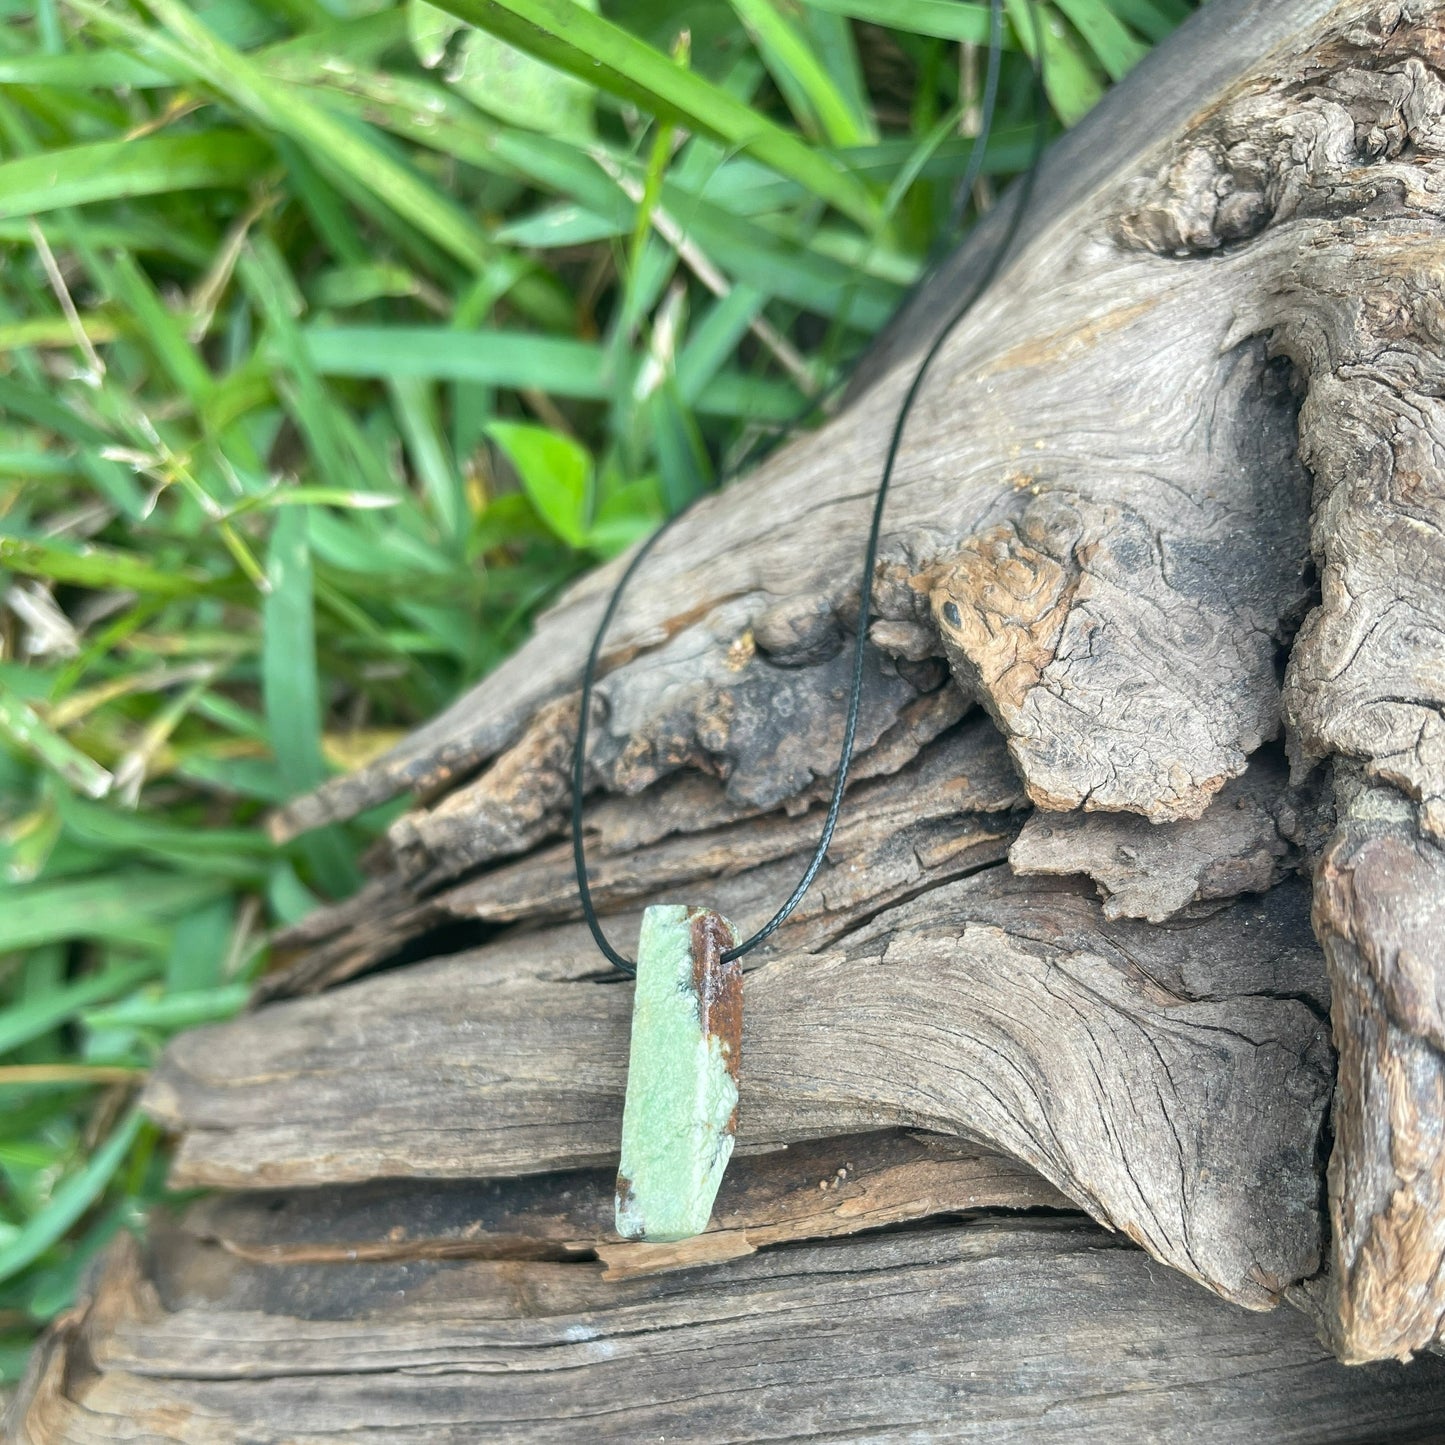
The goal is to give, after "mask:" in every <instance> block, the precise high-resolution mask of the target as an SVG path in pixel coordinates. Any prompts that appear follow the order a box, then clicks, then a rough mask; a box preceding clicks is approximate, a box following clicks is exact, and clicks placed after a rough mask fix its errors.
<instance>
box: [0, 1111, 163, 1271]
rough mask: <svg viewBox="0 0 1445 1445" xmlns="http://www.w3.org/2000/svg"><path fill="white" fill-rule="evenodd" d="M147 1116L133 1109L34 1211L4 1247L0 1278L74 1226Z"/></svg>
mask: <svg viewBox="0 0 1445 1445" xmlns="http://www.w3.org/2000/svg"><path fill="white" fill-rule="evenodd" d="M144 1123H145V1116H144V1115H143V1114H142V1113H141V1112H140V1110H139V1109H132V1110H131V1111H130V1113H129V1114H127V1115H126V1116H125V1118H124V1119H123V1120H122V1121H121V1122H120V1124H118V1125H117V1126H116V1128H115V1130H114V1132H113V1133H112V1134H111V1136H110V1138H108V1139H107V1140H106V1141H105V1143H104V1144H102V1145H101V1146H100V1148H99V1149H97V1150H96V1151H95V1152H94V1153H93V1154H92V1155H91V1156H90V1158H89V1159H88V1160H87V1161H86V1164H85V1166H84V1168H82V1169H80V1170H78V1171H77V1172H76V1173H74V1174H72V1175H71V1176H70V1177H69V1178H68V1179H66V1180H65V1181H64V1182H63V1183H62V1184H61V1185H60V1186H59V1188H57V1189H56V1190H55V1192H54V1193H53V1194H52V1195H51V1197H50V1202H49V1204H48V1205H46V1207H45V1208H44V1209H42V1210H41V1211H40V1212H39V1213H38V1214H35V1215H32V1216H31V1217H30V1218H29V1219H28V1220H27V1221H26V1222H25V1224H24V1225H23V1226H22V1227H21V1229H20V1231H19V1233H17V1234H16V1235H15V1236H14V1238H12V1239H11V1240H10V1241H9V1242H8V1243H7V1244H5V1245H4V1246H3V1247H0V1280H5V1279H9V1278H10V1277H11V1276H12V1275H15V1274H18V1273H19V1271H20V1270H22V1269H24V1268H25V1266H26V1265H28V1264H30V1263H31V1262H32V1261H33V1260H35V1259H37V1258H38V1257H39V1256H40V1255H41V1254H43V1253H44V1252H45V1251H46V1250H47V1249H49V1248H50V1246H51V1245H52V1244H54V1243H55V1242H56V1241H57V1240H58V1239H60V1238H61V1237H62V1236H63V1235H64V1234H65V1233H66V1231H67V1230H69V1229H70V1227H71V1225H73V1224H74V1223H75V1222H76V1221H77V1220H78V1219H79V1218H80V1217H81V1215H83V1214H84V1213H85V1211H86V1210H87V1209H89V1208H90V1206H91V1205H92V1204H93V1203H94V1202H95V1201H96V1199H98V1198H99V1197H100V1194H101V1193H102V1191H103V1190H104V1189H105V1186H106V1185H107V1184H109V1183H110V1180H111V1176H112V1175H113V1174H114V1173H115V1172H116V1170H117V1169H119V1168H120V1166H121V1161H122V1160H124V1158H125V1156H126V1155H127V1154H128V1153H130V1149H131V1146H132V1145H133V1144H134V1143H135V1141H136V1139H137V1137H138V1136H139V1134H140V1131H141V1126H142V1125H143V1124H144Z"/></svg>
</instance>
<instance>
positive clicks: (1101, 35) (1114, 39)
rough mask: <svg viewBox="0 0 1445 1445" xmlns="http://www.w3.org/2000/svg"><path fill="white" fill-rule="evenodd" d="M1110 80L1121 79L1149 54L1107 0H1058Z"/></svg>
mask: <svg viewBox="0 0 1445 1445" xmlns="http://www.w3.org/2000/svg"><path fill="white" fill-rule="evenodd" d="M1055 3H1056V4H1057V5H1058V7H1059V9H1060V10H1061V11H1062V12H1063V13H1064V15H1066V16H1067V17H1068V19H1069V21H1070V22H1071V23H1072V24H1073V27H1074V29H1075V30H1077V31H1078V32H1079V34H1080V35H1081V36H1082V37H1083V39H1084V42H1085V44H1086V45H1088V47H1089V49H1090V50H1092V51H1093V52H1094V54H1095V56H1097V57H1098V61H1099V64H1100V65H1102V66H1103V67H1104V70H1105V72H1106V73H1107V75H1108V76H1109V78H1110V79H1111V80H1122V79H1123V78H1124V76H1126V75H1127V74H1128V73H1129V72H1130V71H1131V70H1132V69H1133V68H1134V67H1135V66H1136V65H1137V64H1138V63H1139V62H1140V61H1141V60H1142V59H1143V58H1144V57H1145V56H1146V55H1147V54H1148V53H1149V47H1148V46H1147V45H1145V44H1144V43H1143V41H1141V40H1137V39H1135V37H1134V36H1132V35H1130V33H1129V32H1128V30H1127V29H1126V28H1125V27H1124V25H1123V24H1121V23H1120V20H1119V17H1118V16H1117V15H1115V14H1114V13H1113V11H1112V10H1110V8H1109V6H1108V5H1106V4H1105V3H1104V0H1055Z"/></svg>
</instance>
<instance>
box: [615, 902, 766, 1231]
mask: <svg viewBox="0 0 1445 1445" xmlns="http://www.w3.org/2000/svg"><path fill="white" fill-rule="evenodd" d="M737 941H738V935H737V930H736V929H735V928H734V927H733V926H732V924H731V923H729V922H728V921H727V919H726V918H724V917H723V916H722V915H721V914H719V913H714V912H713V911H712V910H711V909H710V908H688V907H685V906H684V905H682V904H663V905H659V906H657V907H653V908H649V909H648V910H647V911H646V912H645V913H644V914H643V915H642V934H641V937H640V938H639V939H638V943H637V986H636V991H635V993H634V995H633V1004H632V1050H631V1054H630V1056H629V1060H628V1065H627V1101H626V1103H625V1104H624V1105H623V1108H622V1162H621V1164H620V1166H619V1168H618V1170H617V1232H618V1233H619V1234H621V1235H623V1236H624V1237H626V1238H628V1239H644V1238H645V1239H652V1240H669V1239H687V1238H689V1237H690V1236H692V1235H694V1234H701V1233H702V1231H703V1230H704V1229H706V1228H707V1222H708V1219H709V1218H710V1217H711V1215H712V1202H713V1200H714V1199H715V1198H716V1197H717V1189H718V1185H719V1184H720V1183H721V1182H722V1176H723V1170H724V1169H726V1168H727V1162H728V1159H729V1158H730V1157H731V1155H732V1152H733V1133H734V1131H735V1129H736V1127H737V1107H738V1062H739V1058H740V1056H741V1053H742V1033H743V971H742V967H741V965H740V964H739V963H737V962H733V963H724V962H723V961H722V955H723V953H724V952H726V950H728V949H730V948H734V947H736V946H737Z"/></svg>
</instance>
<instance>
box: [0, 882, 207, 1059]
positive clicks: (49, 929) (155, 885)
mask: <svg viewBox="0 0 1445 1445" xmlns="http://www.w3.org/2000/svg"><path fill="white" fill-rule="evenodd" d="M223 889H224V884H223V883H221V882H218V881H217V880H215V879H212V878H197V877H182V876H180V875H178V874H174V873H161V872H158V871H154V870H149V869H147V870H141V869H122V870H118V871H115V872H110V873H105V874H101V875H98V876H96V877H94V878H76V879H65V880H63V881H60V882H54V883H50V882H40V883H27V884H24V885H22V886H19V887H13V888H8V889H5V890H4V891H3V892H0V900H3V905H0V953H8V952H10V951H11V950H13V949H19V948H31V947H34V945H36V944H37V943H53V942H55V941H56V940H58V939H65V938H110V939H116V940H119V941H120V942H123V943H135V944H140V945H146V946H149V945H151V944H154V943H155V942H156V941H157V940H158V939H159V938H161V937H162V935H161V932H160V930H159V929H158V927H157V924H156V921H155V920H157V919H158V918H166V917H169V916H171V915H172V914H174V913H177V912H182V911H184V910H185V909H187V908H193V907H195V906H197V905H198V904H200V903H203V902H205V901H206V900H207V899H209V898H214V897H215V896H216V894H218V893H220V892H222V891H223ZM4 1037H5V1031H4V1027H3V1024H0V1050H3V1048H4V1047H5V1045H4V1043H3V1040H4Z"/></svg>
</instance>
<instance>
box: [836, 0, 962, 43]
mask: <svg viewBox="0 0 1445 1445" xmlns="http://www.w3.org/2000/svg"><path fill="white" fill-rule="evenodd" d="M808 4H809V5H810V6H812V8H813V9H815V10H827V11H830V12H831V13H832V14H834V15H844V16H846V17H847V18H848V19H850V20H866V21H868V23H869V24H871V25H883V26H886V27H887V28H888V29H890V30H903V31H906V32H908V33H909V34H912V35H929V36H932V37H933V38H934V39H936V40H962V41H967V42H968V43H969V44H970V45H987V44H988V6H987V5H968V4H958V3H955V0H808Z"/></svg>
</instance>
